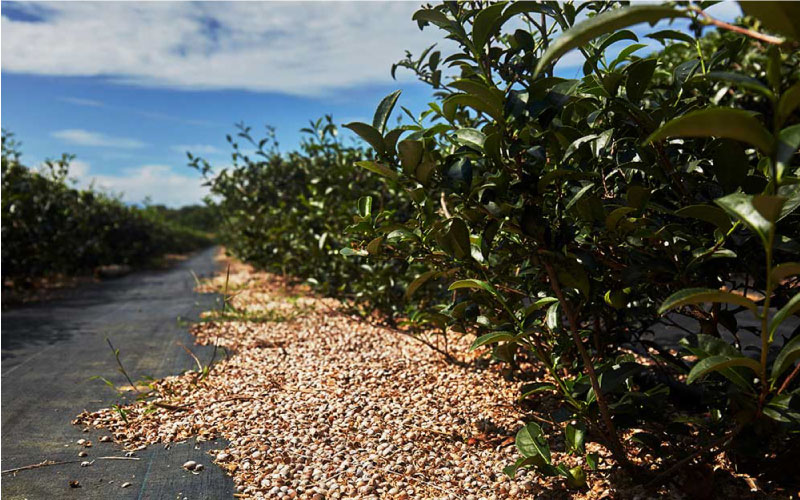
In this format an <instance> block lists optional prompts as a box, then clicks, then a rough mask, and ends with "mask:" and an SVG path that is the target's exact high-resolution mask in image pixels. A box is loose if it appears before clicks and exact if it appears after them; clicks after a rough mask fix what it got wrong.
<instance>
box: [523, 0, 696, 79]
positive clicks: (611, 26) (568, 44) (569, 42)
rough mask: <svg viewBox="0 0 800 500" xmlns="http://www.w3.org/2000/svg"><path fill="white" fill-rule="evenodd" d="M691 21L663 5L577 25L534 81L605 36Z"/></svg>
mask: <svg viewBox="0 0 800 500" xmlns="http://www.w3.org/2000/svg"><path fill="white" fill-rule="evenodd" d="M679 17H689V14H688V13H687V12H686V11H682V10H676V9H673V8H672V7H666V6H660V5H634V6H632V7H623V8H620V9H614V10H611V11H609V12H604V13H602V14H599V15H596V16H594V17H592V18H590V19H587V20H585V21H583V22H581V23H578V24H576V25H575V26H573V27H572V28H570V29H568V30H567V31H565V32H564V33H562V34H561V36H559V37H558V38H556V40H555V41H553V42H552V43H551V44H550V46H549V47H548V48H547V50H546V51H545V53H544V54H543V55H542V58H541V59H539V63H538V64H537V65H536V70H535V71H534V78H535V77H536V76H537V75H538V74H539V73H541V72H542V70H544V69H545V68H546V67H548V66H549V65H550V64H552V63H553V62H554V61H556V60H557V59H558V58H559V57H561V56H563V55H564V54H566V53H567V52H569V51H570V50H572V49H576V48H578V47H580V46H582V45H585V44H586V43H588V42H590V41H591V40H593V39H594V38H597V37H598V36H600V35H603V34H605V33H613V32H614V31H617V30H620V29H622V28H627V27H628V26H633V25H634V24H639V23H645V22H647V23H651V24H653V23H656V22H658V21H660V20H662V19H675V18H679Z"/></svg>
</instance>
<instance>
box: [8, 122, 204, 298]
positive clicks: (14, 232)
mask: <svg viewBox="0 0 800 500" xmlns="http://www.w3.org/2000/svg"><path fill="white" fill-rule="evenodd" d="M19 157H20V152H19V151H18V149H17V144H16V143H15V141H14V140H13V138H12V137H11V136H10V135H8V134H6V133H5V132H4V133H3V146H2V174H3V177H2V240H3V246H2V259H3V266H2V276H3V281H4V283H5V282H6V281H7V280H11V281H12V282H13V283H14V284H15V285H20V284H24V283H26V282H28V281H29V280H31V279H33V278H38V277H43V276H49V275H53V274H66V275H75V274H83V273H91V272H92V270H93V269H95V268H96V267H98V266H103V265H110V264H124V265H130V266H134V267H136V266H142V265H145V264H147V263H148V262H149V261H151V260H152V259H154V258H157V257H160V256H163V255H164V254H167V253H182V252H187V251H190V250H193V249H196V248H199V247H203V246H206V245H209V244H211V238H210V237H209V235H208V234H207V233H204V232H201V231H199V230H197V229H194V228H189V227H185V226H181V225H178V224H176V223H174V222H170V221H168V219H167V216H166V215H165V210H154V209H152V208H145V209H141V208H137V207H132V206H127V205H125V204H124V203H122V202H120V201H119V200H116V199H113V198H111V197H109V196H106V195H104V194H102V193H98V192H96V191H93V190H80V189H75V188H73V187H71V186H70V185H69V183H68V180H67V176H68V174H69V161H70V157H69V156H67V155H65V156H63V157H62V158H61V159H60V160H57V161H48V162H47V163H46V166H45V168H43V169H41V170H40V171H37V170H34V169H31V168H28V167H26V166H24V165H22V164H21V163H20V161H19ZM166 211H167V212H168V210H166Z"/></svg>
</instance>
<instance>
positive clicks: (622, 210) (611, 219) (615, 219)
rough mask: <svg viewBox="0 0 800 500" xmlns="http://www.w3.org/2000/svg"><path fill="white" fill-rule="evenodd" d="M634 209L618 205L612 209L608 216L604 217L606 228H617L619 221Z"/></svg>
mask: <svg viewBox="0 0 800 500" xmlns="http://www.w3.org/2000/svg"><path fill="white" fill-rule="evenodd" d="M635 211H636V209H635V208H633V207H619V208H616V209H614V211H612V212H611V213H610V214H608V217H606V228H607V229H608V230H609V231H614V230H615V229H617V226H618V225H619V221H621V220H622V219H623V218H624V217H625V216H627V215H628V214H629V213H631V212H635Z"/></svg>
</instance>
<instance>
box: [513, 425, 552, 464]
mask: <svg viewBox="0 0 800 500" xmlns="http://www.w3.org/2000/svg"><path fill="white" fill-rule="evenodd" d="M516 442H517V449H518V450H519V452H520V453H522V455H523V456H525V457H535V456H540V457H542V458H543V459H544V461H545V463H546V464H548V465H549V464H550V463H551V462H550V446H548V444H547V441H546V440H545V438H544V435H543V434H542V428H541V427H540V426H539V424H537V423H535V422H529V423H527V424H525V427H523V428H522V429H520V430H519V432H517V439H516Z"/></svg>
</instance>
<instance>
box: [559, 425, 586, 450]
mask: <svg viewBox="0 0 800 500" xmlns="http://www.w3.org/2000/svg"><path fill="white" fill-rule="evenodd" d="M564 439H565V440H566V442H567V451H568V452H569V453H576V454H583V453H584V452H585V448H584V443H585V441H586V424H584V423H583V422H577V423H575V424H573V423H572V422H570V423H568V424H567V426H566V428H565V429H564Z"/></svg>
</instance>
